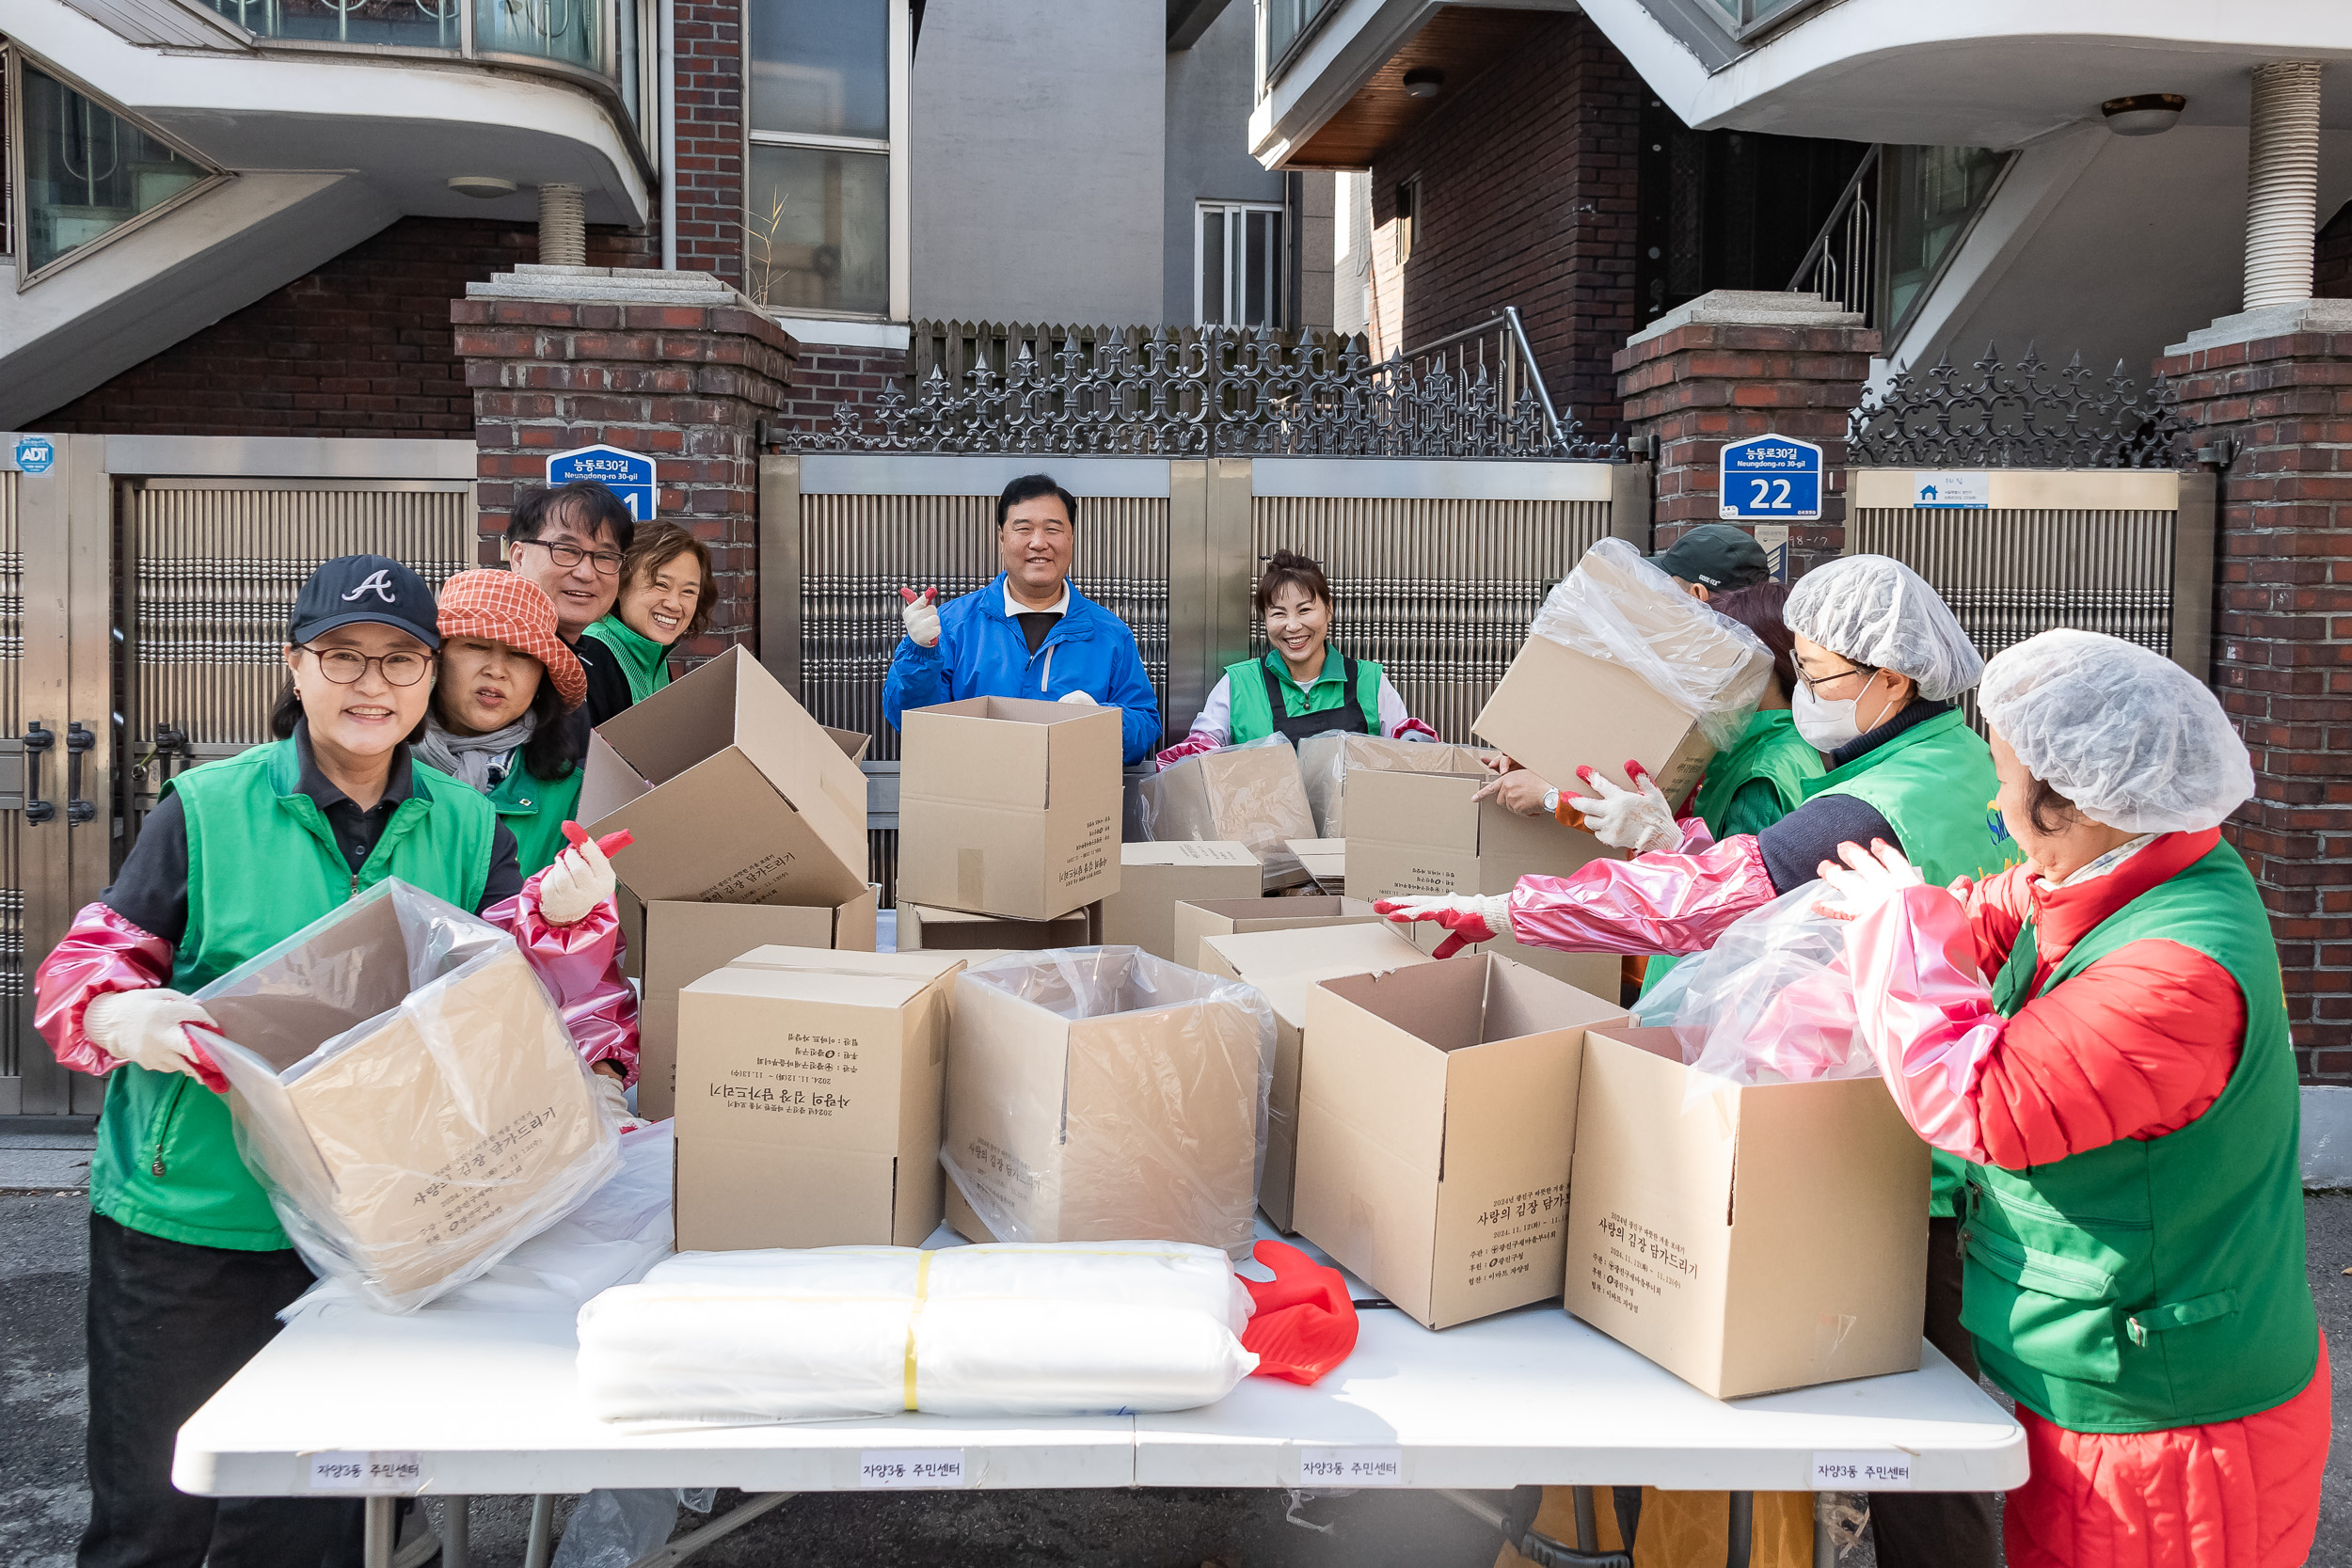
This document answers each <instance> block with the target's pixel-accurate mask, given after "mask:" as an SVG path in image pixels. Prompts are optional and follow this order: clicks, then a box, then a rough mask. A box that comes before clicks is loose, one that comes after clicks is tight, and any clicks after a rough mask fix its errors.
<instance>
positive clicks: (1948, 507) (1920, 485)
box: [1911, 471, 1993, 512]
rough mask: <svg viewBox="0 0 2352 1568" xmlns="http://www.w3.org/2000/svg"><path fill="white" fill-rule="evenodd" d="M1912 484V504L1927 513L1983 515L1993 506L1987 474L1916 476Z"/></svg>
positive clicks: (1943, 473)
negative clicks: (1975, 513)
mask: <svg viewBox="0 0 2352 1568" xmlns="http://www.w3.org/2000/svg"><path fill="white" fill-rule="evenodd" d="M1911 485H1912V495H1911V504H1912V505H1913V506H1915V507H1916V508H1918V509H1919V510H1920V511H1923V512H1982V511H1986V510H1988V509H1989V508H1991V506H1992V505H1993V476H1992V475H1991V474H1987V473H1974V474H1971V473H1952V472H1948V471H1946V472H1938V473H1916V474H1913V475H1912V476H1911Z"/></svg>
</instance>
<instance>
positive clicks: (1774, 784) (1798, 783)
mask: <svg viewBox="0 0 2352 1568" xmlns="http://www.w3.org/2000/svg"><path fill="white" fill-rule="evenodd" d="M1820 776H1821V753H1820V752H1817V751H1815V750H1814V749H1813V745H1812V742H1810V741H1808V740H1806V739H1805V737H1804V736H1801V735H1799V734H1798V733H1797V720H1796V715H1795V714H1793V713H1791V712H1790V711H1789V710H1788V709H1787V708H1758V709H1756V712H1755V713H1754V714H1753V715H1751V716H1750V717H1749V719H1748V727H1747V729H1746V730H1745V731H1744V732H1742V733H1741V735H1740V738H1739V739H1738V740H1737V741H1735V742H1734V743H1733V744H1732V747H1731V749H1730V750H1729V751H1727V752H1716V753H1715V754H1714V755H1713V756H1712V757H1710V758H1708V764H1707V776H1706V777H1705V778H1703V779H1701V780H1700V781H1699V792H1698V796H1697V798H1696V799H1695V800H1692V809H1693V810H1694V811H1696V812H1697V813H1698V816H1699V820H1700V821H1702V822H1704V823H1706V824H1707V831H1708V832H1709V833H1711V834H1713V835H1714V837H1715V840H1716V842H1718V843H1721V842H1722V841H1723V840H1724V839H1725V838H1727V837H1730V836H1731V832H1730V831H1729V829H1728V825H1727V824H1726V823H1725V821H1724V813H1726V812H1728V811H1729V810H1730V809H1731V802H1732V799H1733V797H1735V796H1737V795H1738V794H1739V793H1740V791H1741V790H1742V789H1745V788H1746V787H1747V786H1748V785H1749V784H1756V783H1759V782H1760V783H1762V784H1766V785H1768V786H1770V787H1771V789H1772V794H1773V795H1774V796H1775V797H1776V798H1777V799H1778V800H1779V803H1780V809H1779V811H1778V812H1777V813H1776V814H1775V816H1788V814H1789V813H1790V812H1792V811H1794V810H1796V809H1797V807H1798V806H1799V805H1800V804H1802V803H1803V802H1804V797H1805V791H1806V789H1807V788H1809V787H1810V786H1811V785H1812V784H1813V783H1814V781H1815V780H1817V779H1819V778H1820ZM1750 831H1751V832H1752V831H1754V830H1752V829H1751V830H1750ZM1685 956H1686V955H1682V954H1675V953H1660V954H1656V955H1653V956H1652V957H1651V958H1650V960H1649V965H1648V967H1647V968H1646V969H1645V970H1644V971H1643V972H1642V994H1643V995H1644V996H1647V995H1648V994H1649V993H1650V992H1651V991H1653V990H1657V989H1658V987H1659V984H1660V983H1661V981H1663V980H1664V979H1665V978H1666V976H1667V974H1669V973H1671V972H1672V971H1673V969H1674V966H1675V965H1676V964H1677V963H1679V962H1681V961H1682V958H1684V957H1685Z"/></svg>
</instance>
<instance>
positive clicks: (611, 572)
mask: <svg viewBox="0 0 2352 1568" xmlns="http://www.w3.org/2000/svg"><path fill="white" fill-rule="evenodd" d="M515 543H516V544H517V545H536V546H539V547H540V548H541V549H543V550H545V551H547V552H548V560H549V561H552V562H555V563H556V564H557V565H558V566H561V567H563V568H564V570H565V571H567V572H568V571H570V570H571V569H572V568H573V567H575V566H577V565H579V564H580V562H582V561H588V562H594V563H595V564H596V575H597V576H598V577H604V578H616V577H619V576H620V575H621V552H620V551H618V550H583V549H581V548H580V546H578V545H559V544H557V543H555V542H554V541H553V540H551V539H517V540H516V541H515Z"/></svg>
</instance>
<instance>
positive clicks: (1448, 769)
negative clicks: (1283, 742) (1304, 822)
mask: <svg viewBox="0 0 2352 1568" xmlns="http://www.w3.org/2000/svg"><path fill="white" fill-rule="evenodd" d="M1492 754H1493V753H1492V752H1482V751H1480V750H1479V749H1478V748H1477V747H1475V746H1452V745H1446V744H1443V743H1439V742H1435V741H1424V740H1387V739H1383V738H1382V737H1381V736H1376V735H1339V734H1331V735H1311V736H1308V737H1307V738H1306V739H1304V740H1302V741H1300V742H1299V743H1298V773H1299V778H1300V780H1301V781H1302V782H1303V783H1304V784H1306V786H1307V804H1308V806H1309V807H1310V808H1311V809H1312V811H1313V812H1314V816H1315V834H1316V836H1317V837H1319V838H1345V837H1346V836H1347V826H1346V798H1347V775H1348V774H1349V773H1351V772H1365V773H1370V772H1385V773H1476V772H1478V771H1480V770H1481V768H1484V766H1485V759H1486V757H1488V756H1491V755H1492Z"/></svg>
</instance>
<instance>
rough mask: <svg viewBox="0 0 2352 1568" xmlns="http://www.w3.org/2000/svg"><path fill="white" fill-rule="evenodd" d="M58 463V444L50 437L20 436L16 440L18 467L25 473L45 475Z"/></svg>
mask: <svg viewBox="0 0 2352 1568" xmlns="http://www.w3.org/2000/svg"><path fill="white" fill-rule="evenodd" d="M56 461H57V448H56V443H55V442H53V441H52V440H50V439H49V437H48V436H18V437H17V438H16V466H17V467H18V468H19V469H20V470H22V471H23V472H24V473H28V474H45V473H47V472H48V471H49V468H50V466H51V465H52V464H54V463H56Z"/></svg>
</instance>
